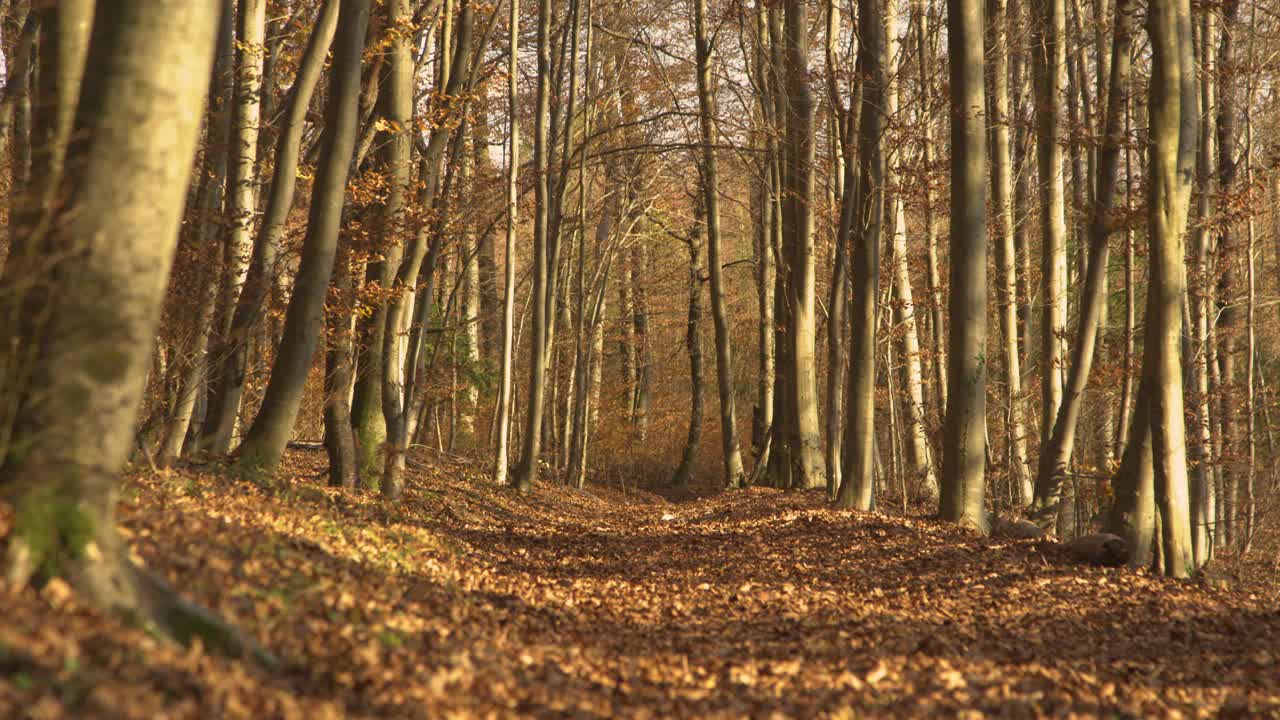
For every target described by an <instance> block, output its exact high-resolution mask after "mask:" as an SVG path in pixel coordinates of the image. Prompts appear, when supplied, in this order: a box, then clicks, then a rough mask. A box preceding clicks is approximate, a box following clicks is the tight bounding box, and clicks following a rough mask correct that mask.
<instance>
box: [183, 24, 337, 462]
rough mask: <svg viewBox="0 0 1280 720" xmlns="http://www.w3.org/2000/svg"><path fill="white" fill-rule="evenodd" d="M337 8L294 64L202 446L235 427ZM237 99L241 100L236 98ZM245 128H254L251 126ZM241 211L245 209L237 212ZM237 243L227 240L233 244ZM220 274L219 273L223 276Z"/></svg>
mask: <svg viewBox="0 0 1280 720" xmlns="http://www.w3.org/2000/svg"><path fill="white" fill-rule="evenodd" d="M338 6H339V0H325V4H324V6H323V7H321V9H320V14H319V15H318V16H317V17H316V22H315V26H314V27H313V28H312V31H311V36H310V38H309V39H308V41H307V47H306V50H304V51H303V55H302V58H301V60H300V62H299V65H298V74H297V78H296V79H295V80H294V83H293V88H292V89H291V90H290V94H289V100H288V105H287V108H286V110H285V116H284V122H283V124H282V125H281V127H280V132H279V139H278V140H277V141H276V146H275V156H274V163H273V170H272V174H271V185H270V189H269V190H268V192H267V201H266V204H265V206H264V209H263V216H262V222H261V223H260V224H259V225H258V228H257V232H256V234H255V235H254V238H253V243H252V251H251V252H252V254H251V255H250V256H249V257H248V258H247V264H246V268H245V270H244V273H245V275H244V280H243V285H242V287H241V289H240V291H239V292H238V293H237V295H236V300H235V309H234V311H233V312H230V316H229V318H228V321H229V323H230V324H229V326H228V327H226V328H223V329H222V334H221V337H220V339H219V343H218V346H217V349H216V350H215V352H214V354H213V359H214V361H215V362H216V363H217V369H216V372H214V373H212V375H211V377H212V379H213V380H214V381H215V382H216V383H217V384H216V386H215V387H214V388H213V389H212V391H211V392H210V395H209V419H208V423H210V424H212V425H214V426H215V427H212V428H210V432H211V433H212V434H206V441H207V447H208V449H210V450H213V451H215V452H218V451H219V450H220V449H221V448H223V447H228V449H229V442H230V437H231V428H232V427H234V425H235V421H236V416H237V414H238V413H239V408H240V402H241V398H242V396H243V395H244V382H245V375H246V373H247V372H248V364H249V341H250V336H251V335H252V333H253V329H254V327H255V326H256V325H257V323H258V320H259V319H260V318H261V317H262V315H263V305H264V303H265V301H266V298H267V293H268V291H269V290H270V289H271V281H272V278H274V277H275V276H276V275H277V273H278V268H277V267H276V264H277V263H276V260H277V258H278V257H279V253H280V245H281V242H282V240H283V238H284V229H285V223H286V222H287V221H288V219H289V211H290V210H292V209H293V199H294V195H295V191H296V188H297V182H298V158H299V154H300V151H301V146H302V134H303V129H304V127H305V125H306V121H307V110H308V108H309V107H310V106H311V98H312V96H313V95H314V93H315V89H316V86H317V85H318V84H319V82H320V75H321V73H322V72H323V70H324V62H325V56H326V55H328V53H329V47H330V46H331V45H332V44H333V36H334V33H335V32H336V29H337V26H338ZM259 84H260V83H259ZM237 102H238V103H239V102H243V100H242V99H238V100H237ZM249 129H252V130H255V131H256V130H257V128H256V127H251V128H249ZM246 136H247V130H246V131H245V133H244V134H242V135H241V137H240V140H239V141H240V142H243V141H244V137H246ZM255 177H256V173H255ZM249 190H250V192H249V193H248V194H249V197H248V198H247V199H248V200H250V201H252V200H253V194H252V187H250V188H249ZM248 207H251V206H248ZM247 211H248V208H247V207H246V208H245V209H244V210H242V212H247ZM246 229H248V226H246ZM238 242H239V241H237V240H232V243H233V244H235V243H238ZM237 252H238V251H237ZM225 277H226V275H225V273H224V279H225ZM224 440H225V441H226V443H224V442H223V441H224ZM222 451H223V452H225V450H222Z"/></svg>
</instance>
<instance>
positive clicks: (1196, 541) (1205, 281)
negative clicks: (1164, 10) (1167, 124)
mask: <svg viewBox="0 0 1280 720" xmlns="http://www.w3.org/2000/svg"><path fill="white" fill-rule="evenodd" d="M1214 18H1215V14H1214V13H1212V12H1203V13H1201V15H1200V22H1199V24H1198V26H1197V27H1195V28H1193V32H1194V35H1195V38H1196V40H1197V42H1196V43H1195V45H1196V49H1197V50H1198V51H1199V57H1198V58H1197V62H1198V63H1199V65H1200V66H1201V68H1202V72H1201V73H1200V74H1199V75H1200V83H1199V89H1200V92H1199V98H1200V108H1199V115H1200V117H1201V118H1203V120H1202V122H1201V124H1200V142H1199V145H1198V152H1197V153H1196V206H1195V222H1194V223H1193V226H1194V231H1193V232H1194V236H1193V242H1194V245H1193V247H1192V258H1191V262H1192V266H1193V268H1194V271H1193V273H1192V278H1193V282H1191V283H1190V284H1189V287H1188V297H1187V305H1188V310H1189V311H1190V312H1189V314H1190V320H1191V322H1190V326H1191V327H1190V330H1191V333H1192V348H1191V351H1192V358H1193V372H1192V383H1193V392H1192V395H1191V397H1192V403H1193V405H1194V409H1195V417H1194V422H1195V426H1194V429H1193V431H1192V437H1191V447H1190V453H1191V456H1192V458H1193V459H1194V461H1195V466H1194V468H1193V472H1192V474H1191V478H1192V488H1191V512H1192V519H1191V526H1192V543H1193V553H1194V554H1195V556H1196V558H1197V564H1199V560H1200V559H1205V560H1207V559H1208V558H1207V552H1208V550H1209V547H1210V545H1211V543H1210V541H1209V536H1208V531H1209V529H1210V528H1211V527H1212V525H1213V518H1212V517H1211V516H1210V515H1209V510H1210V507H1209V503H1208V498H1209V497H1210V496H1211V494H1212V486H1213V482H1214V471H1213V465H1214V460H1215V453H1214V448H1213V434H1212V428H1213V418H1212V416H1211V415H1212V414H1211V403H1210V383H1211V380H1210V374H1211V371H1210V362H1209V356H1210V347H1209V336H1210V327H1211V325H1213V320H1212V319H1211V317H1210V315H1211V314H1212V312H1213V310H1212V307H1211V301H1210V286H1211V284H1212V280H1211V279H1210V275H1211V273H1210V267H1209V264H1210V253H1211V244H1212V230H1211V228H1210V227H1209V224H1210V222H1211V216H1212V213H1213V192H1214V188H1213V185H1214V173H1213V161H1214V152H1213V143H1214V140H1215V133H1214V118H1213V116H1214V106H1215V105H1216V101H1215V87H1214V80H1215V76H1216V72H1215V71H1214V68H1215V67H1216V65H1217V59H1216V50H1217V48H1216V43H1215V42H1214V36H1215V35H1216V33H1215V30H1214V27H1215V22H1214Z"/></svg>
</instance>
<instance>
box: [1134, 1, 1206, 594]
mask: <svg viewBox="0 0 1280 720" xmlns="http://www.w3.org/2000/svg"><path fill="white" fill-rule="evenodd" d="M1147 31H1148V34H1149V35H1150V37H1151V50H1152V69H1151V90H1150V100H1149V103H1150V120H1149V127H1150V130H1149V134H1150V146H1149V149H1148V168H1149V169H1148V178H1149V179H1148V183H1147V212H1148V215H1147V217H1148V223H1147V225H1148V233H1149V240H1150V243H1151V249H1150V253H1149V257H1150V262H1151V270H1150V274H1151V284H1150V288H1149V289H1148V292H1147V334H1146V343H1145V357H1144V359H1143V373H1144V375H1150V378H1151V382H1150V385H1151V387H1152V388H1153V391H1152V393H1151V396H1150V405H1151V409H1150V422H1151V450H1152V459H1153V465H1154V469H1155V473H1154V475H1155V494H1156V501H1157V507H1158V509H1159V511H1160V527H1161V555H1162V558H1163V561H1164V562H1163V571H1164V572H1165V574H1167V575H1172V576H1175V577H1186V576H1188V575H1190V574H1191V572H1192V571H1194V569H1195V567H1194V562H1193V557H1192V543H1191V525H1190V507H1189V502H1188V497H1187V462H1186V457H1187V447H1186V427H1185V418H1184V416H1183V403H1182V362H1181V317H1180V316H1181V313H1180V308H1181V304H1182V302H1183V296H1184V294H1185V292H1186V269H1185V267H1184V264H1183V263H1184V242H1183V229H1184V226H1185V223H1186V219H1187V209H1188V202H1189V199H1190V189H1191V178H1192V177H1193V174H1194V165H1195V145H1196V129H1197V124H1198V117H1197V111H1196V98H1195V65H1194V59H1193V57H1192V51H1191V9H1190V3H1189V2H1188V0H1154V1H1153V2H1152V3H1151V5H1150V9H1149V10H1148V16H1147Z"/></svg>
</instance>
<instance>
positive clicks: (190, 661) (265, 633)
mask: <svg viewBox="0 0 1280 720" xmlns="http://www.w3.org/2000/svg"><path fill="white" fill-rule="evenodd" d="M415 465H417V463H415ZM289 467H290V475H291V476H292V480H291V481H290V482H289V484H288V486H287V487H286V488H285V489H283V490H279V491H274V492H270V493H268V492H264V491H261V490H259V489H257V488H254V487H248V486H246V485H244V484H243V483H238V482H236V481H234V480H232V479H230V478H228V477H225V476H223V475H219V474H218V473H217V472H216V469H215V468H212V467H210V466H206V467H203V468H188V469H183V470H178V471H172V472H165V473H144V474H139V475H135V476H132V477H130V478H129V480H128V481H127V482H126V486H125V498H124V503H123V505H122V507H121V520H122V523H123V525H124V527H125V528H126V531H127V533H128V537H129V539H130V542H131V543H132V545H133V548H134V551H135V554H136V556H137V558H138V559H139V561H140V562H142V563H145V564H146V565H147V566H148V567H150V568H151V569H153V570H156V571H158V572H160V573H161V574H163V575H164V576H166V577H167V578H168V579H169V580H170V581H171V582H172V583H173V584H174V586H175V587H177V588H179V589H180V590H181V591H182V592H183V593H184V594H186V595H187V596H188V597H191V598H193V599H196V600H198V601H200V602H202V603H205V604H207V605H208V606H210V607H212V608H214V609H216V610H217V611H218V612H220V613H222V614H223V615H224V616H225V617H228V618H230V619H231V620H233V621H234V622H235V623H237V624H238V625H239V626H240V627H241V628H243V629H245V630H246V631H248V632H249V633H250V634H252V635H253V636H254V637H256V638H257V640H258V641H259V642H260V643H262V644H263V646H265V647H266V648H268V649H269V650H270V651H271V652H273V653H274V654H275V655H276V656H278V658H279V659H280V663H281V664H280V667H279V668H278V669H276V670H275V671H274V672H270V673H268V672H265V671H263V670H260V669H257V668H256V667H254V666H252V665H250V664H247V663H241V662H237V661H231V660H227V659H225V658H220V657H217V656H214V655H211V654H209V653H206V652H203V651H202V650H201V649H200V648H199V647H195V648H191V649H182V648H178V647H175V646H172V645H170V644H167V643H163V642H160V641H158V640H156V639H155V638H153V637H151V636H149V635H148V634H146V633H145V632H143V631H141V630H136V629H132V628H130V627H127V626H126V625H124V624H122V623H121V622H118V621H116V620H114V619H111V618H107V617H103V616H102V615H101V614H99V613H96V612H94V611H92V610H89V609H87V608H85V607H84V606H82V605H81V604H80V603H79V602H78V601H77V599H76V597H75V595H74V593H72V592H71V591H70V590H69V589H68V587H67V586H66V585H65V584H62V583H60V582H57V581H55V582H53V583H50V584H48V585H46V586H45V587H44V588H43V589H42V590H40V591H36V590H27V591H23V592H21V593H16V594H14V593H4V594H0V598H4V602H3V604H4V606H5V609H4V611H3V617H2V618H0V717H4V718H9V717H15V718H16V717H32V718H54V717H77V718H98V717H103V718H117V717H119V718H256V719H261V718H276V717H279V718H288V719H290V720H292V719H294V718H297V719H300V720H301V719H304V718H305V719H306V720H323V719H325V718H347V717H395V718H451V717H458V718H470V717H512V716H536V717H575V718H576V717H581V718H607V717H637V718H667V717H700V718H701V717H724V718H738V717H760V718H785V717H792V718H811V717H833V718H854V717H865V716H875V717H879V716H896V717H927V716H935V715H938V716H956V715H960V716H981V715H994V716H1004V717H1040V716H1067V715H1075V716H1085V717H1088V716H1108V717H1116V716H1120V717H1153V716H1164V717H1176V716H1181V717H1194V716H1237V717H1258V716H1276V717H1280V598H1278V597H1277V596H1276V595H1275V594H1274V593H1271V592H1265V591H1263V590H1262V589H1261V588H1248V587H1245V588H1243V589H1241V588H1237V589H1232V590H1227V589H1217V588H1214V587H1208V586H1206V585H1204V584H1201V583H1196V582H1176V581H1169V580H1163V579H1158V578H1153V577H1149V576H1147V575H1145V574H1142V573H1136V572H1133V571H1130V570H1124V569H1103V568H1092V567H1086V566H1082V565H1079V564H1074V563H1072V562H1071V561H1070V559H1069V558H1068V557H1067V556H1066V554H1065V553H1064V552H1063V551H1062V550H1061V547H1060V546H1058V545H1056V544H1055V543H1053V542H1051V541H1028V540H1023V541H1012V540H999V539H991V538H982V537H977V536H976V535H972V534H969V533H966V532H963V531H960V530H957V529H954V528H951V527H948V526H945V525H942V524H940V523H937V522H934V521H931V520H927V519H924V518H919V517H909V516H908V517H901V516H892V515H887V514H886V515H881V514H873V513H864V514H859V513H852V512H845V511H834V510H831V509H830V508H829V507H828V506H827V504H826V503H825V501H824V499H823V497H822V495H821V494H820V493H797V492H792V493H786V492H780V491H776V490H768V489H751V490H746V491H741V492H732V493H725V494H719V495H713V496H710V497H705V498H695V499H687V500H684V501H682V502H668V501H667V500H664V499H662V498H661V497H658V496H656V495H653V494H649V493H644V492H637V491H635V490H632V489H627V490H621V489H617V488H613V489H599V488H598V489H593V490H590V491H588V492H585V493H580V492H574V491H571V490H568V489H565V488H563V487H560V486H556V485H550V484H544V485H541V486H539V487H538V489H537V490H536V491H535V492H533V493H531V494H529V495H525V496H521V495H517V494H514V493H511V492H509V491H504V490H499V489H496V488H494V487H492V486H491V485H490V484H488V483H487V482H486V481H485V480H483V479H482V473H481V472H480V468H479V467H477V466H469V465H467V464H465V463H462V462H452V463H449V464H443V463H442V464H436V465H432V466H421V465H419V466H418V467H416V468H415V469H413V470H412V473H411V478H410V483H409V489H408V492H407V495H406V497H405V499H404V501H403V502H401V503H396V504H387V503H384V502H382V501H381V500H380V499H378V498H377V497H376V496H370V495H369V494H359V493H351V492H344V491H340V490H333V489H330V488H327V487H325V486H324V484H323V483H324V478H323V477H322V473H323V470H324V454H323V453H313V452H295V453H292V454H291V455H290V458H289ZM4 530H5V522H4V520H3V513H0V534H3V531H4ZM1269 564H1270V563H1269V562H1268V565H1269ZM0 592H3V589H2V588H0Z"/></svg>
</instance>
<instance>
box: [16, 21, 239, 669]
mask: <svg viewBox="0 0 1280 720" xmlns="http://www.w3.org/2000/svg"><path fill="white" fill-rule="evenodd" d="M218 10H219V6H218V5H217V4H215V3H189V2H185V1H183V0H135V1H132V2H120V1H118V0H102V1H100V2H98V3H96V7H94V5H93V4H90V3H79V2H67V3H61V4H59V5H58V6H57V7H56V12H58V13H59V18H58V20H59V24H58V27H59V28H61V29H63V30H64V31H66V32H71V31H67V30H66V28H68V27H73V26H77V25H78V26H79V27H80V28H82V29H85V28H87V27H88V24H87V23H88V19H87V16H86V15H85V14H86V13H87V14H92V15H93V30H92V33H93V34H92V39H91V42H90V44H89V51H88V56H87V61H86V64H85V67H86V68H87V69H88V70H89V72H88V74H87V75H86V77H85V81H84V84H83V86H82V88H81V91H80V93H79V98H78V108H77V109H76V110H75V111H74V113H75V118H76V119H75V126H74V127H75V130H74V134H73V136H72V137H73V140H72V141H71V143H70V145H69V147H68V149H67V151H66V156H65V157H66V161H65V165H63V166H62V167H63V170H62V171H61V172H60V173H58V176H57V177H54V178H46V179H45V181H46V182H54V183H56V185H57V187H58V188H59V192H60V193H61V197H63V198H65V199H66V200H65V202H62V203H59V204H58V205H56V206H51V207H50V208H49V212H48V213H47V214H45V216H44V217H42V218H38V221H39V222H37V223H35V224H25V223H24V224H20V225H18V226H17V227H15V228H14V229H15V232H16V233H18V234H21V235H23V236H24V239H25V241H29V242H30V243H32V244H33V245H32V246H33V247H34V246H39V247H41V248H43V249H45V250H46V251H47V252H48V253H49V255H48V257H50V258H56V260H55V261H54V262H52V263H49V264H47V265H46V266H45V267H44V268H43V270H42V271H41V272H40V273H39V275H38V277H37V278H35V280H36V281H37V284H38V286H39V287H40V288H41V293H42V294H43V296H44V298H46V299H47V303H46V305H45V307H44V311H43V312H36V313H19V314H18V315H17V317H20V318H21V320H20V321H19V322H20V324H19V325H18V326H11V327H6V328H4V330H5V334H6V336H7V337H6V343H5V346H6V347H9V348H12V347H14V343H12V342H9V340H17V341H18V342H17V347H20V348H24V349H25V350H26V351H28V352H30V353H31V359H32V360H33V362H31V363H25V362H15V361H16V360H20V359H21V358H20V356H18V355H14V354H13V353H12V351H11V352H10V354H9V355H8V356H7V357H6V362H5V365H4V370H5V373H6V382H5V387H7V388H11V389H15V391H16V393H17V397H16V398H14V400H15V402H14V403H13V404H12V405H7V407H15V408H16V412H15V414H14V415H12V416H8V417H5V418H4V420H5V423H4V424H5V426H6V429H7V430H8V431H9V432H10V433H11V440H10V443H9V447H8V452H7V453H6V454H5V462H4V467H3V468H2V469H0V477H3V478H4V479H3V481H0V489H2V490H3V492H4V494H5V495H6V496H7V498H9V499H11V500H12V501H13V502H14V506H15V508H16V511H17V517H16V522H15V528H14V533H13V535H12V536H11V537H10V539H9V555H8V558H7V568H6V575H7V577H8V579H9V581H10V587H21V586H23V585H25V584H26V583H27V582H28V581H29V580H31V579H32V578H33V577H37V578H45V579H47V578H49V577H52V576H62V577H65V578H66V579H67V580H68V581H69V582H70V583H71V584H72V585H73V586H74V587H75V588H77V589H78V590H79V591H80V592H81V593H83V595H84V597H86V598H88V600H89V601H90V602H92V603H94V604H96V605H98V606H99V607H102V608H105V609H109V610H114V611H118V612H121V613H123V614H126V615H129V616H132V617H133V618H135V619H136V620H137V621H140V622H143V623H146V624H147V625H148V626H149V627H152V628H155V629H156V630H158V631H159V632H161V633H164V634H166V635H169V636H171V637H173V638H175V639H177V640H180V641H189V640H191V639H192V638H194V637H200V638H201V639H202V640H203V641H204V643H205V645H206V646H207V647H214V648H217V649H219V650H223V651H226V652H229V653H233V654H239V653H241V652H242V651H244V650H245V649H247V647H248V644H247V642H246V641H245V640H244V639H243V638H242V637H240V636H239V634H238V633H235V632H234V631H233V630H231V629H229V628H227V627H226V626H225V625H223V624H222V623H221V622H220V621H218V620H217V619H216V618H213V617H212V616H210V615H209V614H208V612H207V611H204V610H202V609H199V608H196V607H194V606H192V605H190V604H188V603H186V602H184V601H182V600H181V599H180V598H178V596H177V595H176V594H175V593H174V592H173V591H172V590H171V589H170V588H168V587H167V586H166V585H165V584H164V582H163V581H162V580H160V579H159V578H157V577H156V576H154V575H152V574H150V573H148V572H146V571H145V570H143V569H141V568H139V567H138V566H136V565H135V564H134V563H133V562H132V561H131V560H130V559H129V550H128V547H127V545H126V544H125V542H124V540H123V538H122V537H121V536H120V534H119V532H118V531H117V528H116V519H115V504H116V500H117V498H118V475H119V472H120V469H121V468H122V467H123V465H124V463H125V461H126V460H127V457H128V455H129V452H130V449H131V447H132V445H133V440H134V435H133V430H134V427H133V426H134V423H135V421H136V420H137V415H138V407H139V402H140V400H141V399H142V396H143V390H144V380H145V377H146V373H147V367H148V365H149V363H150V359H151V349H152V342H153V341H152V338H154V336H155V331H156V327H157V322H158V320H159V312H160V306H161V302H162V299H163V296H164V290H165V285H166V282H167V275H168V272H169V268H170V266H171V264H172V261H173V253H174V249H175V247H176V243H177V236H178V227H179V223H180V220H181V213H182V207H183V202H184V200H185V195H186V190H187V184H188V182H189V180H190V172H191V165H192V161H193V158H194V156H195V148H196V141H197V139H198V137H199V130H200V120H201V115H202V113H201V111H200V107H201V104H202V102H203V99H204V95H205V92H206V90H207V88H208V83H209V74H210V72H209V71H210V69H211V64H212V60H213V42H214V38H215V37H216V32H215V30H216V27H217V22H218ZM72 13H80V16H79V17H72V15H71V14H72ZM64 23H67V24H64ZM58 167H59V165H58V164H57V163H42V167H41V168H40V170H39V172H42V173H43V172H58V171H57V168H58ZM44 228H47V231H46V230H45V229H44ZM28 279H29V280H30V279H31V278H28ZM6 285H7V287H6V288H5V290H6V292H4V293H3V297H4V298H5V300H6V302H11V303H23V302H24V299H23V298H22V297H20V295H21V293H15V292H12V291H14V290H17V288H16V287H14V286H12V285H8V284H6ZM29 299H30V298H29V297H28V298H26V300H29ZM28 309H30V308H28ZM4 317H5V318H6V319H9V318H13V317H15V315H13V314H9V313H6V314H5V316H4Z"/></svg>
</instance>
